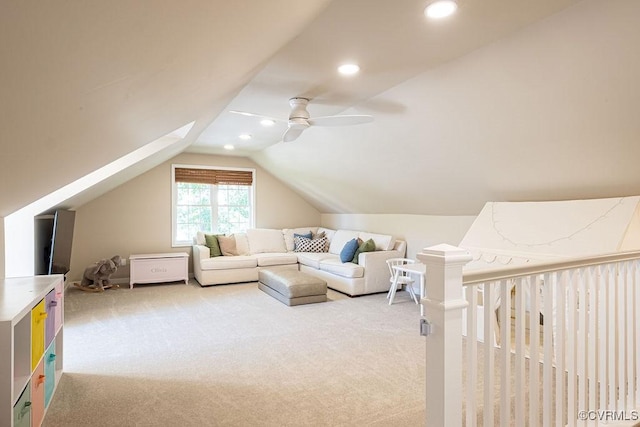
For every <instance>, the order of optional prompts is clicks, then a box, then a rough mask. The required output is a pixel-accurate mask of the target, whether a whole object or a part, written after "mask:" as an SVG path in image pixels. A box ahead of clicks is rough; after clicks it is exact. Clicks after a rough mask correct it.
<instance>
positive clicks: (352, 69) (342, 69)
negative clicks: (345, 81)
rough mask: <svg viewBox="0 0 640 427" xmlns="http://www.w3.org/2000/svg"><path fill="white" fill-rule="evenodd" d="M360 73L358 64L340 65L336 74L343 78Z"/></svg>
mask: <svg viewBox="0 0 640 427" xmlns="http://www.w3.org/2000/svg"><path fill="white" fill-rule="evenodd" d="M359 71H360V67H359V66H358V64H342V65H341V66H339V67H338V72H339V73H340V74H342V75H343V76H353V75H354V74H358V72H359Z"/></svg>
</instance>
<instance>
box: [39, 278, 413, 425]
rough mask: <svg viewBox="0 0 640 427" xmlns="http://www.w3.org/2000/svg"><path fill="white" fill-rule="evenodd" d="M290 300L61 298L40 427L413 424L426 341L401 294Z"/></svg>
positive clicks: (159, 293)
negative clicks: (59, 369) (56, 371)
mask: <svg viewBox="0 0 640 427" xmlns="http://www.w3.org/2000/svg"><path fill="white" fill-rule="evenodd" d="M328 297H329V301H328V302H325V303H318V304H309V305H303V306H297V307H288V306H286V305H284V304H282V303H280V302H279V301H277V300H275V299H274V298H272V297H270V296H269V295H267V294H265V293H263V292H262V291H260V290H258V288H257V286H256V283H248V284H238V285H225V286H212V287H207V288H201V287H200V286H199V285H197V284H195V283H193V282H192V283H190V284H189V285H184V284H164V285H139V286H136V288H134V289H133V290H129V289H128V288H120V289H111V290H107V291H105V292H104V293H99V294H98V293H87V292H83V291H81V290H79V289H76V288H73V287H70V288H69V289H68V291H67V294H66V300H65V328H64V345H65V348H64V371H65V373H64V375H63V377H62V380H61V382H60V384H59V386H58V389H57V391H56V394H55V396H54V398H53V401H52V403H51V405H50V407H49V409H48V411H47V414H46V418H45V421H44V424H43V426H45V427H54V426H65V427H66V426H69V427H73V426H176V425H179V426H305V425H309V426H311V425H313V426H400V425H402V426H420V425H424V423H425V422H424V420H425V409H424V408H425V338H424V337H421V336H420V335H419V319H420V309H419V306H417V305H416V304H414V303H413V301H411V300H410V298H409V296H408V294H407V293H406V292H400V293H398V295H397V296H396V302H395V303H394V304H393V305H391V306H389V305H388V304H387V300H386V299H385V295H384V294H376V295H369V296H363V297H359V298H349V297H347V296H345V295H342V294H340V293H337V292H334V291H331V290H330V291H329V294H328Z"/></svg>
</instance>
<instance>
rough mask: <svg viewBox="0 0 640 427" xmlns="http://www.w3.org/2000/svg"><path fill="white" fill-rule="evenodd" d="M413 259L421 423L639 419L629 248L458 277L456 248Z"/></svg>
mask: <svg viewBox="0 0 640 427" xmlns="http://www.w3.org/2000/svg"><path fill="white" fill-rule="evenodd" d="M418 259H420V260H421V261H422V262H424V263H425V264H426V265H427V275H426V291H425V297H424V298H423V299H422V301H421V302H422V304H423V308H424V313H425V318H426V319H427V320H428V321H429V322H430V323H431V324H432V328H431V330H432V333H431V335H430V336H428V337H427V340H426V342H427V345H426V362H427V396H426V397H427V398H426V401H427V414H426V422H427V425H429V426H431V425H433V426H449V425H463V421H464V425H467V426H476V425H484V426H493V425H501V426H511V425H518V426H521V425H522V426H525V425H530V426H538V425H543V426H552V425H555V426H565V425H569V426H574V425H576V426H577V425H635V424H637V423H640V419H639V417H640V412H639V411H638V409H639V408H640V379H639V377H640V336H639V335H640V312H637V310H640V252H627V253H616V254H610V255H603V256H597V257H589V258H581V259H571V260H565V261H559V262H545V263H541V264H535V265H527V266H525V267H513V268H508V269H495V270H484V271H481V272H473V273H468V274H464V275H463V266H464V264H466V263H467V262H468V261H469V260H470V259H471V257H470V256H469V255H468V254H467V253H466V251H465V250H463V249H461V248H456V247H453V246H449V245H439V246H435V247H431V248H427V249H425V250H424V251H423V252H422V253H420V254H418ZM467 331H475V332H476V333H475V334H474V333H471V334H466V332H467ZM463 334H466V335H468V337H467V339H466V340H465V342H464V344H465V345H464V346H463ZM463 347H466V348H465V350H464V354H463ZM463 415H464V419H463Z"/></svg>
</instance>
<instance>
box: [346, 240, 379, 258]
mask: <svg viewBox="0 0 640 427" xmlns="http://www.w3.org/2000/svg"><path fill="white" fill-rule="evenodd" d="M375 250H376V243H375V242H374V241H373V239H369V240H367V241H366V242H362V243H361V244H360V246H358V250H356V253H355V254H353V259H352V260H351V262H355V263H356V264H357V263H358V257H359V256H360V254H361V253H362V252H373V251H375Z"/></svg>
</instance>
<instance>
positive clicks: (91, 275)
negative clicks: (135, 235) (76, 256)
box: [77, 255, 120, 292]
mask: <svg viewBox="0 0 640 427" xmlns="http://www.w3.org/2000/svg"><path fill="white" fill-rule="evenodd" d="M119 265H120V256H119V255H116V256H114V257H113V258H111V259H101V260H100V261H98V262H96V263H94V264H92V265H90V266H89V267H87V268H86V269H85V270H84V274H83V275H82V282H81V283H80V284H79V285H77V286H78V287H79V288H81V289H83V290H89V291H94V292H102V291H104V290H105V289H109V288H110V287H111V282H110V278H111V275H112V274H113V273H115V272H116V270H117V269H118V266H119Z"/></svg>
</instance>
